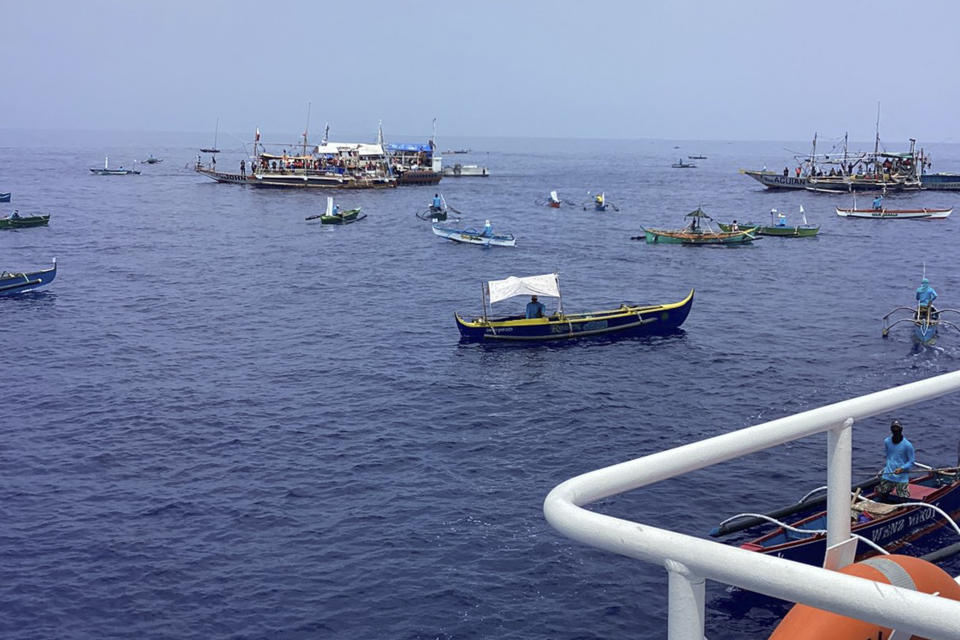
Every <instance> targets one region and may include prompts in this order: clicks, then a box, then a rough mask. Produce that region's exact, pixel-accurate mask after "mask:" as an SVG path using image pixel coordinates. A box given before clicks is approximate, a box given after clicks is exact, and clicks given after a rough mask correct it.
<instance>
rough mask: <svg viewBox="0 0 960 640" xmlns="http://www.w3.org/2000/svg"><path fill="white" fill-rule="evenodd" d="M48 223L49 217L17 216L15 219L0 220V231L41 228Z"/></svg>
mask: <svg viewBox="0 0 960 640" xmlns="http://www.w3.org/2000/svg"><path fill="white" fill-rule="evenodd" d="M48 222H50V216H49V215H45V216H19V215H18V216H17V217H16V218H13V217H10V218H0V229H23V228H25V227H42V226H44V225H46V224H47V223H48Z"/></svg>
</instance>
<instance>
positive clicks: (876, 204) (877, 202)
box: [873, 193, 883, 211]
mask: <svg viewBox="0 0 960 640" xmlns="http://www.w3.org/2000/svg"><path fill="white" fill-rule="evenodd" d="M881 209H883V194H882V193H881V194H880V195H878V196H877V197H876V198H874V199H873V210H874V211H880V210H881Z"/></svg>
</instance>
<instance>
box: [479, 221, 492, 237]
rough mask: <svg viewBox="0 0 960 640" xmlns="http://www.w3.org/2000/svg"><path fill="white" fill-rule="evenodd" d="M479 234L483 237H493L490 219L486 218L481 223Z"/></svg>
mask: <svg viewBox="0 0 960 640" xmlns="http://www.w3.org/2000/svg"><path fill="white" fill-rule="evenodd" d="M480 235H481V236H483V237H484V238H492V237H493V227H492V226H491V225H490V221H489V220H487V221H485V222H484V223H483V231H481V232H480Z"/></svg>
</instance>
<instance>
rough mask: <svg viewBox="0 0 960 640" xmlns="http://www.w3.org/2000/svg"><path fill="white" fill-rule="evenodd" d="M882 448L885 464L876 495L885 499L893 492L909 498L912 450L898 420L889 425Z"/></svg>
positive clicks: (912, 462) (912, 459)
mask: <svg viewBox="0 0 960 640" xmlns="http://www.w3.org/2000/svg"><path fill="white" fill-rule="evenodd" d="M883 448H884V451H885V453H886V456H887V463H886V465H885V466H884V468H883V475H882V476H881V479H880V484H879V485H877V493H879V494H880V496H881V497H886V496H888V495H889V494H890V491H891V490H894V491H895V492H896V494H897V495H898V496H900V497H901V498H909V497H910V486H909V485H910V474H909V473H908V472H909V471H910V468H911V467H913V465H914V462H915V460H914V449H913V445H912V444H911V443H910V441H909V440H907V439H906V438H904V437H903V427H901V426H900V421H899V420H894V421H893V422H891V423H890V435H889V436H887V437H886V438H884V440H883Z"/></svg>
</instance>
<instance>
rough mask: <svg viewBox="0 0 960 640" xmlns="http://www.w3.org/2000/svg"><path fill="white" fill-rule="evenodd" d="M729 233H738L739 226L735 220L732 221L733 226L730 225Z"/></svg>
mask: <svg viewBox="0 0 960 640" xmlns="http://www.w3.org/2000/svg"><path fill="white" fill-rule="evenodd" d="M730 231H740V225H739V224H737V221H736V220H734V221H733V224H731V225H730Z"/></svg>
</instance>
